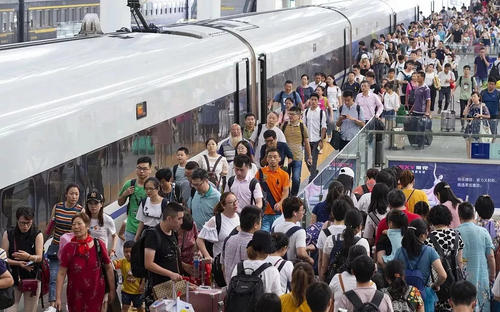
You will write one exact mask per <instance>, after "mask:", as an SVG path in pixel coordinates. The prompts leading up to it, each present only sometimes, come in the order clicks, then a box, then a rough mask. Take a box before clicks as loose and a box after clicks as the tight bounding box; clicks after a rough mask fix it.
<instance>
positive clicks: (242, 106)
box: [234, 57, 252, 124]
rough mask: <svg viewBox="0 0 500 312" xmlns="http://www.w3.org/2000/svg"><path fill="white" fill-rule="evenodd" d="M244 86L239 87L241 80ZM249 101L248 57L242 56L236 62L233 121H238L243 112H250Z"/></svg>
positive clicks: (242, 116) (241, 118) (243, 114)
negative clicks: (242, 57)
mask: <svg viewBox="0 0 500 312" xmlns="http://www.w3.org/2000/svg"><path fill="white" fill-rule="evenodd" d="M243 81H244V83H245V87H244V88H243V89H241V87H242V82H243ZM251 111H252V108H251V101H250V59H249V58H248V57H247V58H244V59H242V60H241V61H240V62H237V63H236V92H235V93H234V122H235V123H238V124H239V123H240V122H242V121H243V120H244V119H245V114H246V113H247V112H251Z"/></svg>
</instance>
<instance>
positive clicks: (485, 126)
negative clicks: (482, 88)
mask: <svg viewBox="0 0 500 312" xmlns="http://www.w3.org/2000/svg"><path fill="white" fill-rule="evenodd" d="M483 105H484V104H481V111H480V114H481V116H482V115H483ZM480 122H481V123H480V124H479V134H491V129H490V125H489V123H488V121H487V120H483V118H481V119H480ZM492 141H493V138H488V137H481V138H479V142H480V143H491V142H492Z"/></svg>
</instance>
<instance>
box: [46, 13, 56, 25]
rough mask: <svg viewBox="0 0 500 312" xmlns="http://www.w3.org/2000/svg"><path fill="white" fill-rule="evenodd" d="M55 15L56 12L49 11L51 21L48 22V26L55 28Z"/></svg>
mask: <svg viewBox="0 0 500 312" xmlns="http://www.w3.org/2000/svg"><path fill="white" fill-rule="evenodd" d="M54 14H55V12H54V11H53V10H49V20H48V22H47V25H48V26H54Z"/></svg>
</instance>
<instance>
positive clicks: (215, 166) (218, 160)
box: [207, 156, 222, 172]
mask: <svg viewBox="0 0 500 312" xmlns="http://www.w3.org/2000/svg"><path fill="white" fill-rule="evenodd" d="M207 160H208V158H207ZM221 160H222V156H219V158H217V160H216V161H215V164H214V168H213V169H212V172H215V170H216V169H217V166H218V165H219V162H220V161H221Z"/></svg>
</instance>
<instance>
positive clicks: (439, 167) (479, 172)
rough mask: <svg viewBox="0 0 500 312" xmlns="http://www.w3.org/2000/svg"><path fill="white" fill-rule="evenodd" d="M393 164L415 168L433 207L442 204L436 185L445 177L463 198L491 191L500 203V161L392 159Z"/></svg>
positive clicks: (420, 186)
mask: <svg viewBox="0 0 500 312" xmlns="http://www.w3.org/2000/svg"><path fill="white" fill-rule="evenodd" d="M389 166H399V167H400V168H401V169H403V170H411V171H413V173H414V174H415V186H414V187H415V188H416V189H421V190H424V191H425V193H426V194H427V197H428V198H429V203H430V205H431V207H432V205H436V204H438V200H437V198H436V197H435V196H434V186H435V185H436V184H438V183H439V182H441V181H445V182H447V183H448V184H449V185H450V186H451V188H452V190H453V192H454V193H455V194H456V195H457V197H459V198H461V199H462V200H468V201H469V202H471V203H474V202H475V201H476V199H477V198H478V197H479V196H480V195H484V194H489V195H490V196H491V198H492V199H493V202H494V203H495V207H500V192H498V190H499V189H500V165H495V164H467V163H446V162H424V161H421V162H419V161H392V160H391V161H389Z"/></svg>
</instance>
